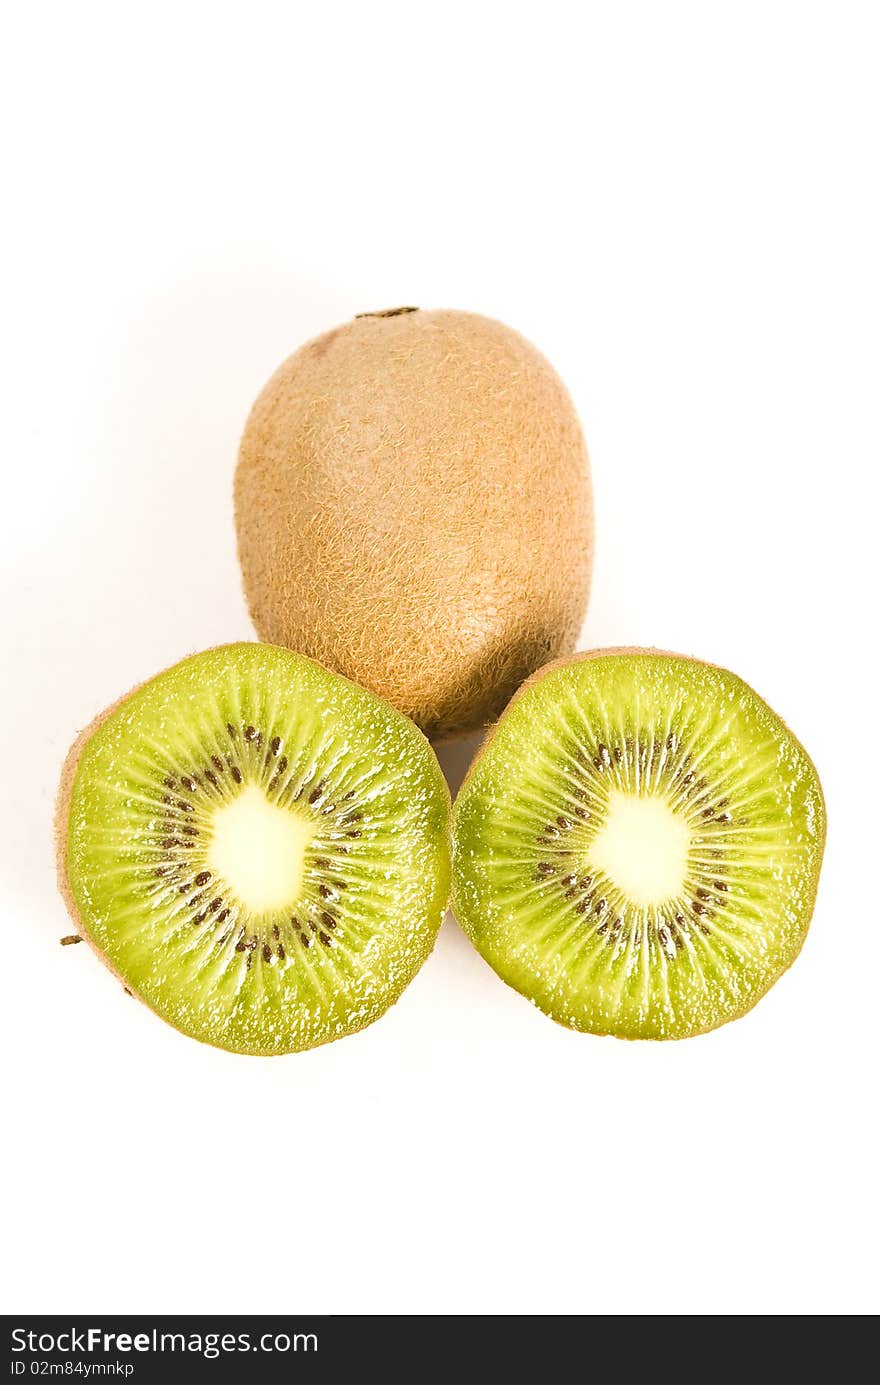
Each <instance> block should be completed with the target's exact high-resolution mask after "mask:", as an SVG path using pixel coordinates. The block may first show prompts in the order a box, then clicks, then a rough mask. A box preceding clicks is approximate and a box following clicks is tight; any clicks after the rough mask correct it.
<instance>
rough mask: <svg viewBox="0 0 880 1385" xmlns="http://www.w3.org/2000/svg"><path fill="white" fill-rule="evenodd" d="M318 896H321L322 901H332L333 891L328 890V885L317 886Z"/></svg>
mask: <svg viewBox="0 0 880 1385" xmlns="http://www.w3.org/2000/svg"><path fill="white" fill-rule="evenodd" d="M318 894H319V895H320V896H321V898H322V899H332V898H333V891H332V890H331V889H330V886H329V885H319V886H318Z"/></svg>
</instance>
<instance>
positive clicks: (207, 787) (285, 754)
mask: <svg viewBox="0 0 880 1385" xmlns="http://www.w3.org/2000/svg"><path fill="white" fill-rule="evenodd" d="M448 819H449V792H448V789H447V787H446V783H445V781H444V779H443V776H442V774H441V772H440V767H439V765H438V764H437V760H436V757H435V755H434V752H433V751H432V749H431V747H430V745H429V744H428V742H427V740H426V739H425V737H424V736H423V735H422V734H421V732H419V731H418V730H417V728H416V727H415V726H414V725H413V724H412V722H410V721H408V720H407V719H406V718H405V717H403V716H402V715H401V714H400V713H399V712H398V711H396V710H395V709H394V708H393V707H390V706H388V705H387V704H386V703H384V702H382V701H381V700H380V699H379V698H377V697H375V696H374V695H373V694H372V693H370V692H367V691H365V690H364V689H362V688H358V687H355V686H354V685H353V684H352V683H350V682H348V681H347V680H346V679H344V678H340V677H338V676H337V675H336V674H334V673H330V672H328V671H327V670H326V669H324V668H322V667H320V666H319V665H318V664H316V663H314V662H312V661H311V660H310V659H307V658H303V657H301V656H300V655H297V654H294V653H292V652H291V651H290V650H288V649H277V648H272V647H271V646H267V645H259V644H232V645H226V646H223V647H221V648H218V649H212V650H209V651H207V652H206V653H202V654H196V655H194V656H192V657H191V658H188V659H184V660H183V662H182V663H179V664H176V665H175V666H174V667H173V668H170V669H167V670H166V671H165V672H164V673H160V674H159V675H158V677H156V678H154V679H152V680H151V681H150V682H149V683H145V684H143V685H141V686H140V687H138V688H136V689H135V690H134V691H133V692H131V693H130V694H129V695H128V696H127V697H125V698H124V699H122V701H120V702H118V703H116V704H115V705H114V706H113V707H111V708H110V709H109V710H108V711H107V712H105V713H103V714H102V715H101V716H99V717H98V718H97V719H96V721H94V722H93V723H92V725H91V726H89V727H88V728H87V729H86V730H85V731H84V732H83V733H82V734H81V736H80V737H79V738H78V740H77V741H76V742H75V744H74V746H73V748H72V750H71V752H70V754H69V756H68V759H67V763H66V765H65V768H64V773H63V776H62V785H61V792H60V796H59V803H58V817H57V847H58V867H59V877H60V885H61V890H62V893H63V895H64V897H65V900H66V901H67V904H68V907H69V909H70V912H71V915H72V916H73V918H74V920H75V922H76V926H77V932H78V933H79V934H81V935H82V936H83V937H85V938H86V939H87V940H88V941H89V942H90V943H91V944H92V945H93V947H94V948H95V949H96V950H97V951H98V953H99V954H100V955H101V956H102V957H103V959H104V961H105V962H106V963H107V964H108V965H109V966H110V967H111V968H112V969H113V970H114V971H115V972H116V973H117V974H118V976H119V977H120V978H121V980H122V982H123V984H124V986H125V987H126V989H128V990H130V991H131V992H133V993H134V994H135V995H136V996H139V997H140V999H141V1000H143V1001H145V1002H146V1003H147V1005H149V1006H150V1007H151V1008H152V1009H153V1010H155V1011H156V1012H157V1014H159V1015H161V1016H162V1018H163V1019H166V1020H168V1021H169V1023H171V1024H172V1025H174V1026H175V1027H176V1028H178V1029H180V1030H182V1031H183V1032H184V1033H185V1034H189V1035H191V1036H192V1037H193V1038H196V1039H201V1040H203V1041H204V1042H206V1043H209V1044H214V1045H216V1046H217V1047H219V1048H225V1049H232V1050H235V1051H237V1052H241V1053H253V1054H278V1053H288V1052H292V1051H296V1050H299V1049H306V1048H311V1047H312V1046H314V1045H316V1044H320V1043H324V1042H326V1041H327V1040H330V1039H335V1038H338V1037H340V1036H342V1035H345V1034H351V1033H353V1032H354V1031H355V1030H358V1029H363V1028H364V1027H365V1026H366V1025H368V1024H370V1023H372V1021H373V1020H375V1019H378V1017H379V1016H380V1015H381V1014H382V1013H383V1012H384V1011H385V1010H386V1009H387V1008H388V1007H389V1006H390V1005H391V1004H392V1003H393V1002H394V1001H395V1000H396V999H397V998H398V996H399V995H400V994H401V992H402V991H403V989H404V987H405V986H406V985H407V984H408V982H410V981H411V980H412V978H413V977H414V976H415V974H416V972H417V971H418V970H419V967H420V966H421V965H422V963H423V962H424V960H425V958H426V957H427V956H428V954H429V952H430V951H431V948H432V946H433V944H434V939H435V937H436V934H437V931H438V929H439V927H440V923H441V921H442V917H443V913H444V911H445V908H446V903H447V895H448V888H449V848H448Z"/></svg>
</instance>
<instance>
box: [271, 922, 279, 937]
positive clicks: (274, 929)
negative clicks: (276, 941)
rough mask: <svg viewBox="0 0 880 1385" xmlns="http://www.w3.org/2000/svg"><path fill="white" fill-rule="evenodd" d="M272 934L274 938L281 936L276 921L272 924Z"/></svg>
mask: <svg viewBox="0 0 880 1385" xmlns="http://www.w3.org/2000/svg"><path fill="white" fill-rule="evenodd" d="M272 936H273V937H274V938H280V937H281V929H280V928H279V927H278V924H277V923H273V925H272Z"/></svg>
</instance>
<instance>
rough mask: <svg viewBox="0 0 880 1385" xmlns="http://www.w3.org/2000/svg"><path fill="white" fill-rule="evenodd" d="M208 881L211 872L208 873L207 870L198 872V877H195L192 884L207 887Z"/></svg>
mask: <svg viewBox="0 0 880 1385" xmlns="http://www.w3.org/2000/svg"><path fill="white" fill-rule="evenodd" d="M210 879H211V872H210V871H209V870H200V871H199V873H198V875H197V876H196V878H195V882H194V883H195V884H196V885H207V883H208V881H209V880H210Z"/></svg>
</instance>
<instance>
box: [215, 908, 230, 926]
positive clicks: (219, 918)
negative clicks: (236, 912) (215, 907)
mask: <svg viewBox="0 0 880 1385" xmlns="http://www.w3.org/2000/svg"><path fill="white" fill-rule="evenodd" d="M228 918H229V910H228V909H223V910H222V911H221V912H220V913H219V914H218V915H217V922H218V923H225V922H226V920H227V919H228Z"/></svg>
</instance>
